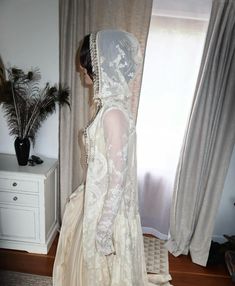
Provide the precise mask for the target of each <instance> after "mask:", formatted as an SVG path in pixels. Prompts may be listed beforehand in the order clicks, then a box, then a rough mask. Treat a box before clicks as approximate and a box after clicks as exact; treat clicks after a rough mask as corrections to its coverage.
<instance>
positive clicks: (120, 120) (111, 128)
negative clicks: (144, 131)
mask: <svg viewBox="0 0 235 286" xmlns="http://www.w3.org/2000/svg"><path fill="white" fill-rule="evenodd" d="M103 124H104V136H105V142H106V156H107V162H108V176H109V178H108V180H109V185H108V191H107V194H106V197H105V201H104V205H103V209H102V214H101V217H100V219H99V222H98V224H97V231H96V247H97V250H98V252H99V253H100V254H102V255H109V254H111V253H114V252H115V250H114V246H113V241H112V233H113V230H112V228H113V224H114V220H115V217H116V215H117V213H118V211H119V207H120V204H121V199H122V194H123V191H124V185H125V181H126V173H127V168H128V166H127V152H128V150H127V149H128V132H129V128H128V120H127V118H126V117H125V115H124V113H123V112H122V111H121V110H119V109H116V108H115V109H111V110H109V111H107V112H106V113H105V115H104V119H103Z"/></svg>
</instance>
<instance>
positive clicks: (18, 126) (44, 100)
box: [0, 67, 71, 145]
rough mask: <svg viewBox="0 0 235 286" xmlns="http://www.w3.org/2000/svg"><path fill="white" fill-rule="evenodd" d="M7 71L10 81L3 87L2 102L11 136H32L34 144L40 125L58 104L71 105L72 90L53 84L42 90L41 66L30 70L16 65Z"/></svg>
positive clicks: (0, 101) (0, 90)
mask: <svg viewBox="0 0 235 286" xmlns="http://www.w3.org/2000/svg"><path fill="white" fill-rule="evenodd" d="M7 72H8V79H9V80H8V81H5V82H4V83H3V85H1V86H0V105H2V107H3V111H4V116H5V118H6V120H7V124H8V127H9V130H10V135H13V136H15V137H20V138H26V137H29V138H30V139H31V141H32V143H33V145H34V144H35V138H36V134H37V132H38V130H39V128H40V127H41V125H42V123H43V122H44V121H45V120H46V119H47V118H48V117H49V116H50V115H51V114H53V113H54V112H55V111H56V104H59V105H60V106H63V105H68V107H69V108H70V102H69V95H70V92H69V89H68V88H67V87H62V86H61V85H59V87H57V86H56V85H55V86H52V87H51V86H50V85H49V83H46V85H45V87H44V88H43V89H40V88H39V82H40V79H41V76H40V72H39V69H38V68H36V69H34V70H31V71H28V72H27V73H26V72H24V71H23V70H21V69H18V68H16V67H14V68H10V69H8V70H7ZM70 109H71V108H70Z"/></svg>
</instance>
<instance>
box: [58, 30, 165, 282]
mask: <svg viewBox="0 0 235 286" xmlns="http://www.w3.org/2000/svg"><path fill="white" fill-rule="evenodd" d="M90 53H91V61H92V68H93V81H94V101H95V102H96V103H97V111H96V112H95V116H94V118H93V120H92V121H91V122H89V124H88V125H87V126H86V128H85V129H84V139H85V145H86V161H87V174H86V179H85V182H84V184H82V185H81V186H80V187H79V188H78V189H77V190H76V191H75V192H73V193H72V195H71V196H70V201H69V202H68V204H67V205H66V209H65V213H64V218H63V223H62V228H61V235H60V241H59V244H58V250H57V253H58V254H57V257H56V263H55V265H56V266H54V274H55V275H54V277H55V278H54V281H55V282H56V283H55V284H54V285H55V286H60V285H63V286H64V285H70V286H147V285H148V286H149V285H169V284H167V281H168V280H169V277H162V276H161V275H160V276H158V277H156V276H155V277H152V279H151V280H152V281H155V282H156V283H155V282H154V283H153V284H152V283H151V282H148V276H147V272H146V264H145V257H144V246H143V236H142V229H141V223H140V216H139V207H138V195H137V194H138V188H137V170H136V169H137V165H136V130H135V108H134V106H135V105H134V104H133V103H134V102H135V98H134V93H133V92H132V84H133V80H134V78H135V76H136V74H137V73H138V70H139V69H138V68H139V65H140V63H141V61H142V58H141V53H140V47H139V43H138V41H137V40H136V38H135V37H134V36H133V35H131V34H129V33H127V32H124V31H118V30H103V31H99V32H97V33H92V34H91V35H90ZM61 281H62V282H61ZM165 283H166V284H165Z"/></svg>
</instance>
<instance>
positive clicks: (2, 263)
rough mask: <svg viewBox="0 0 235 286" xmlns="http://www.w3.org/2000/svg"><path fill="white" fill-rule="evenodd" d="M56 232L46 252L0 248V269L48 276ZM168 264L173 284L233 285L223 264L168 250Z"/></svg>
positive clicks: (55, 244) (178, 285)
mask: <svg viewBox="0 0 235 286" xmlns="http://www.w3.org/2000/svg"><path fill="white" fill-rule="evenodd" d="M57 242H58V236H57V237H56V239H55V240H54V242H53V244H52V246H51V248H50V251H49V253H48V254H47V255H42V254H32V253H27V252H25V251H15V250H8V249H0V269H5V270H13V271H20V272H26V273H33V274H39V275H46V276H51V274H52V268H53V262H54V258H55V253H56V247H57ZM169 267H170V274H171V276H172V281H171V283H172V284H173V285H174V286H234V285H235V284H234V283H232V281H231V279H230V277H229V274H228V271H227V269H226V267H225V266H223V265H220V266H217V267H210V268H204V267H201V266H198V265H196V264H193V263H192V262H191V260H190V257H188V256H180V257H177V258H175V257H173V256H172V255H170V254H169Z"/></svg>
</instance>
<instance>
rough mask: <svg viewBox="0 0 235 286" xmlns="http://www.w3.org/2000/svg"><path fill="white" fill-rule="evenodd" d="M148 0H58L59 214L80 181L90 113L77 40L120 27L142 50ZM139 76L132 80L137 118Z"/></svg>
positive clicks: (149, 14)
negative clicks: (62, 98) (61, 94)
mask: <svg viewBox="0 0 235 286" xmlns="http://www.w3.org/2000/svg"><path fill="white" fill-rule="evenodd" d="M151 11H152V0H145V1H143V0H129V1H125V0H115V1H110V0H109V1H107V0H60V82H61V83H65V84H67V85H68V86H69V88H70V90H71V111H69V110H68V109H65V108H61V109H60V115H59V162H60V169H59V186H60V191H59V193H60V195H59V208H60V210H59V212H60V215H61V217H62V216H63V213H64V206H65V203H66V200H67V198H68V196H69V195H70V194H71V193H72V191H73V190H74V189H75V188H76V187H77V186H78V185H79V184H80V183H81V182H82V181H83V179H84V176H85V162H84V160H83V158H84V156H83V153H84V147H83V145H82V143H81V132H80V130H81V128H82V127H84V126H85V125H86V123H87V121H88V119H89V116H91V113H92V108H90V107H89V104H88V97H89V94H88V91H87V90H86V89H84V88H83V87H82V86H81V82H80V78H79V75H78V74H77V72H76V66H75V58H76V52H77V48H78V46H79V42H80V41H81V40H82V38H83V37H84V36H85V35H86V34H88V33H90V32H94V31H97V30H101V29H109V28H115V29H122V30H126V31H128V32H130V33H133V34H134V35H135V36H136V37H137V39H138V40H139V42H140V45H141V47H142V52H143V54H144V52H145V46H146V41H147V35H148V29H149V22H150V17H151ZM140 85H141V78H139V79H137V81H136V83H135V92H136V102H134V110H135V113H136V118H137V111H138V102H139V91H140Z"/></svg>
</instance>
